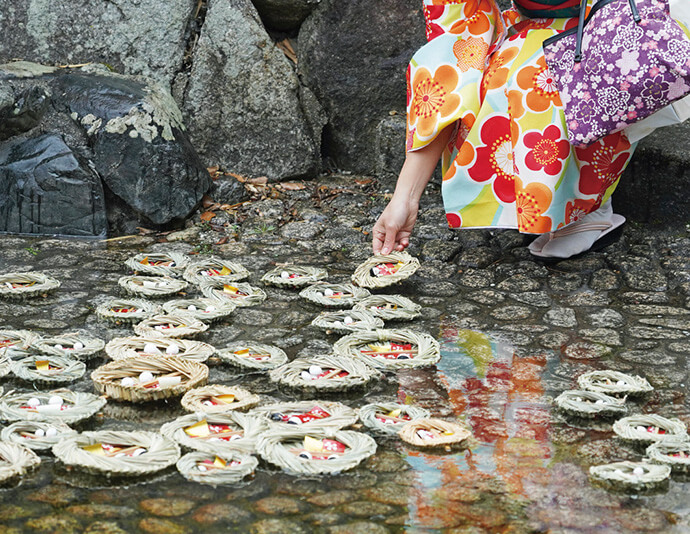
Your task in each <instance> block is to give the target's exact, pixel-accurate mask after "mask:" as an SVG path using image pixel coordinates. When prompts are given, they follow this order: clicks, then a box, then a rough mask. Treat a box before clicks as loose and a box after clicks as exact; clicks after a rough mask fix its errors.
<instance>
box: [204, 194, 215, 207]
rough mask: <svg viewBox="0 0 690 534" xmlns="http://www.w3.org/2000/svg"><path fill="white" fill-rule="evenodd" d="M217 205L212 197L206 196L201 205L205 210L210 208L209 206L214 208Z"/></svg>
mask: <svg viewBox="0 0 690 534" xmlns="http://www.w3.org/2000/svg"><path fill="white" fill-rule="evenodd" d="M215 203H216V201H215V200H213V199H212V198H211V197H210V196H208V195H204V196H203V198H202V199H201V205H202V206H203V207H204V208H208V207H209V206H213V205H214V204H215Z"/></svg>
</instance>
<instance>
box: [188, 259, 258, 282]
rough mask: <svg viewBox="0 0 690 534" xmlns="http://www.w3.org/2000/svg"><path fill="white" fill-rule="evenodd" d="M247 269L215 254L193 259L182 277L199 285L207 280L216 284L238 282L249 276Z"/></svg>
mask: <svg viewBox="0 0 690 534" xmlns="http://www.w3.org/2000/svg"><path fill="white" fill-rule="evenodd" d="M249 274H250V273H249V271H248V270H247V269H246V268H245V267H243V266H242V265H240V264H239V263H237V262H234V261H227V260H223V259H220V258H216V257H215V256H211V257H209V258H204V259H203V261H195V262H192V264H191V265H189V266H188V267H187V268H186V269H185V271H184V279H185V280H187V282H190V283H192V284H196V285H201V284H203V283H204V282H206V281H207V280H214V282H215V283H216V284H227V283H230V282H239V281H240V280H244V279H246V278H248V277H249Z"/></svg>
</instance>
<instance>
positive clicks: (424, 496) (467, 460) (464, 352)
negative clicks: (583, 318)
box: [407, 325, 553, 528]
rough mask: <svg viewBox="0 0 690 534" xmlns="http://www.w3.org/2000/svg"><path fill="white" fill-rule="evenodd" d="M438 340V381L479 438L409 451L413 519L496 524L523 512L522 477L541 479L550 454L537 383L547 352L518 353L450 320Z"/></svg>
mask: <svg viewBox="0 0 690 534" xmlns="http://www.w3.org/2000/svg"><path fill="white" fill-rule="evenodd" d="M441 342H442V348H441V350H442V356H443V357H442V359H441V361H440V362H439V363H438V365H437V367H438V378H439V380H440V382H441V383H442V384H443V386H444V389H445V390H446V392H447V395H448V401H449V403H450V406H449V408H450V410H451V411H452V413H453V414H454V415H455V416H456V417H457V418H458V420H460V421H464V422H465V424H467V425H468V426H469V427H470V428H471V430H472V432H473V435H474V438H475V440H476V441H475V443H474V444H473V445H472V446H471V448H470V450H467V451H460V452H454V453H444V452H443V451H434V452H431V453H430V452H426V451H424V452H420V451H416V450H415V451H412V450H408V452H407V455H408V456H407V460H408V462H409V463H410V465H411V466H413V468H414V469H415V470H416V471H417V472H418V473H419V476H418V477H419V480H418V482H419V484H418V487H417V491H416V492H415V494H414V497H413V499H412V502H411V503H410V513H411V519H410V521H411V523H412V524H414V525H415V526H422V527H426V528H441V527H442V526H445V527H449V526H452V524H453V523H454V522H455V523H457V524H475V525H476V524H480V525H483V526H484V527H486V528H496V527H498V526H500V525H501V524H504V522H506V521H515V520H516V519H518V517H516V516H519V515H521V514H520V513H519V512H520V506H515V504H518V503H519V502H525V498H526V497H527V495H526V494H525V493H526V490H525V483H526V482H528V481H529V482H532V483H537V484H538V483H539V482H540V481H543V482H546V477H547V469H546V468H547V464H548V462H549V460H550V458H551V457H552V455H553V447H552V445H551V443H550V442H549V439H548V429H549V421H550V406H549V404H548V403H546V402H545V400H544V398H543V393H544V392H543V388H542V385H541V375H542V373H543V372H544V369H545V366H546V361H547V360H546V356H544V355H535V356H529V357H519V356H517V355H516V354H515V351H514V350H513V349H512V348H511V347H510V346H508V345H506V344H504V343H501V342H500V341H497V340H495V339H492V337H491V336H489V335H487V334H484V333H481V332H475V331H471V330H463V329H457V328H454V327H452V326H450V325H445V326H444V325H442V339H441ZM498 501H501V502H498ZM471 503H473V505H472V506H470V504H471ZM511 503H512V505H511Z"/></svg>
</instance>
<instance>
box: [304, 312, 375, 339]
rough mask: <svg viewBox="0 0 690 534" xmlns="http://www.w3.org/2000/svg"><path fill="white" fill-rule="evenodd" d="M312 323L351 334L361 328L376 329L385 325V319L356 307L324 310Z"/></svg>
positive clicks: (324, 328) (327, 330)
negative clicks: (342, 309)
mask: <svg viewBox="0 0 690 534" xmlns="http://www.w3.org/2000/svg"><path fill="white" fill-rule="evenodd" d="M311 324H312V325H313V326H316V327H317V328H321V329H322V330H325V331H326V332H338V333H341V334H350V333H352V332H359V331H360V330H376V329H377V328H383V327H384V326H385V325H384V323H383V320H382V319H380V318H379V317H375V316H374V315H373V314H371V313H369V312H368V311H363V310H355V309H352V310H347V311H331V312H322V313H321V314H319V316H318V317H316V318H315V319H314V320H313V321H312V322H311Z"/></svg>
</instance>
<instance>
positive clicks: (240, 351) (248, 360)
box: [218, 341, 288, 370]
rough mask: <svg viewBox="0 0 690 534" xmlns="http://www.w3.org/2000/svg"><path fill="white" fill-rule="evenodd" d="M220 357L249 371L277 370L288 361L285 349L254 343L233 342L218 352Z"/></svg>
mask: <svg viewBox="0 0 690 534" xmlns="http://www.w3.org/2000/svg"><path fill="white" fill-rule="evenodd" d="M218 357H219V358H220V359H221V360H223V361H224V362H227V363H229V364H231V365H235V366H238V367H244V368H248V369H266V370H268V369H275V368H276V367H280V366H281V365H284V364H286V363H287V361H288V357H287V354H285V351H283V349H281V348H279V347H274V346H273V345H265V344H263V343H255V342H253V341H233V342H232V343H230V344H229V345H228V346H227V347H225V348H224V349H220V350H219V351H218Z"/></svg>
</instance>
